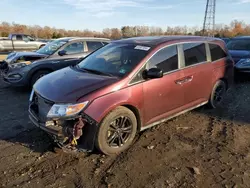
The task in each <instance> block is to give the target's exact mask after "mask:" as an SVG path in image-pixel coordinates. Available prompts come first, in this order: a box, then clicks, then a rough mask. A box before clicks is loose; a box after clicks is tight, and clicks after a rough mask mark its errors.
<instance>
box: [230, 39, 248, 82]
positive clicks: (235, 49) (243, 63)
mask: <svg viewBox="0 0 250 188" xmlns="http://www.w3.org/2000/svg"><path fill="white" fill-rule="evenodd" d="M227 47H228V49H229V52H230V54H231V56H232V58H233V60H234V61H235V75H236V76H235V77H236V78H237V79H240V78H247V79H249V76H250V36H241V37H235V38H233V39H232V40H231V41H230V42H228V44H227ZM245 76H247V77H245Z"/></svg>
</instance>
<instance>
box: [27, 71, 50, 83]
mask: <svg viewBox="0 0 250 188" xmlns="http://www.w3.org/2000/svg"><path fill="white" fill-rule="evenodd" d="M49 73H50V71H48V70H41V71H38V72H36V73H35V74H34V75H33V76H32V78H31V82H30V86H31V87H33V85H34V84H35V83H36V81H37V80H38V79H39V78H41V77H43V76H45V75H46V74H49Z"/></svg>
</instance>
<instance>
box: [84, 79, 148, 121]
mask: <svg viewBox="0 0 250 188" xmlns="http://www.w3.org/2000/svg"><path fill="white" fill-rule="evenodd" d="M141 97H143V89H142V85H141V84H138V85H134V86H130V87H127V88H124V89H121V90H119V91H116V92H113V93H109V94H107V95H104V96H101V97H99V98H96V99H95V100H94V101H92V102H91V103H90V104H89V106H88V107H87V109H86V110H85V111H84V113H86V114H87V115H88V116H90V117H91V118H93V119H94V120H95V121H96V122H98V123H100V122H101V121H102V119H103V118H104V117H105V116H106V115H107V114H108V113H109V112H111V111H112V110H114V109H115V108H116V107H118V106H128V105H129V106H133V107H134V108H136V109H137V110H138V112H139V118H140V122H141V124H142V125H143V105H144V104H143V100H139V99H140V98H141ZM135 115H136V114H135Z"/></svg>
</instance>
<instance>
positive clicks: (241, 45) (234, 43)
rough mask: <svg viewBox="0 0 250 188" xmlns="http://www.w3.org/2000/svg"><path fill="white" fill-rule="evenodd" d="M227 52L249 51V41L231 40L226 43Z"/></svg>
mask: <svg viewBox="0 0 250 188" xmlns="http://www.w3.org/2000/svg"><path fill="white" fill-rule="evenodd" d="M227 48H228V49H229V50H244V51H250V40H249V39H233V40H231V41H229V42H228V43H227Z"/></svg>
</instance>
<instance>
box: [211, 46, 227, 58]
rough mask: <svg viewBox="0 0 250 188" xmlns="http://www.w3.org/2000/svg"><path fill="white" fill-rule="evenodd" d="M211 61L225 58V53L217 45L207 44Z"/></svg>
mask: <svg viewBox="0 0 250 188" xmlns="http://www.w3.org/2000/svg"><path fill="white" fill-rule="evenodd" d="M209 48H210V53H211V60H212V61H216V60H218V59H221V58H224V57H226V56H227V54H226V52H225V51H224V50H223V49H222V48H221V47H220V46H219V45H217V44H209Z"/></svg>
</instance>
